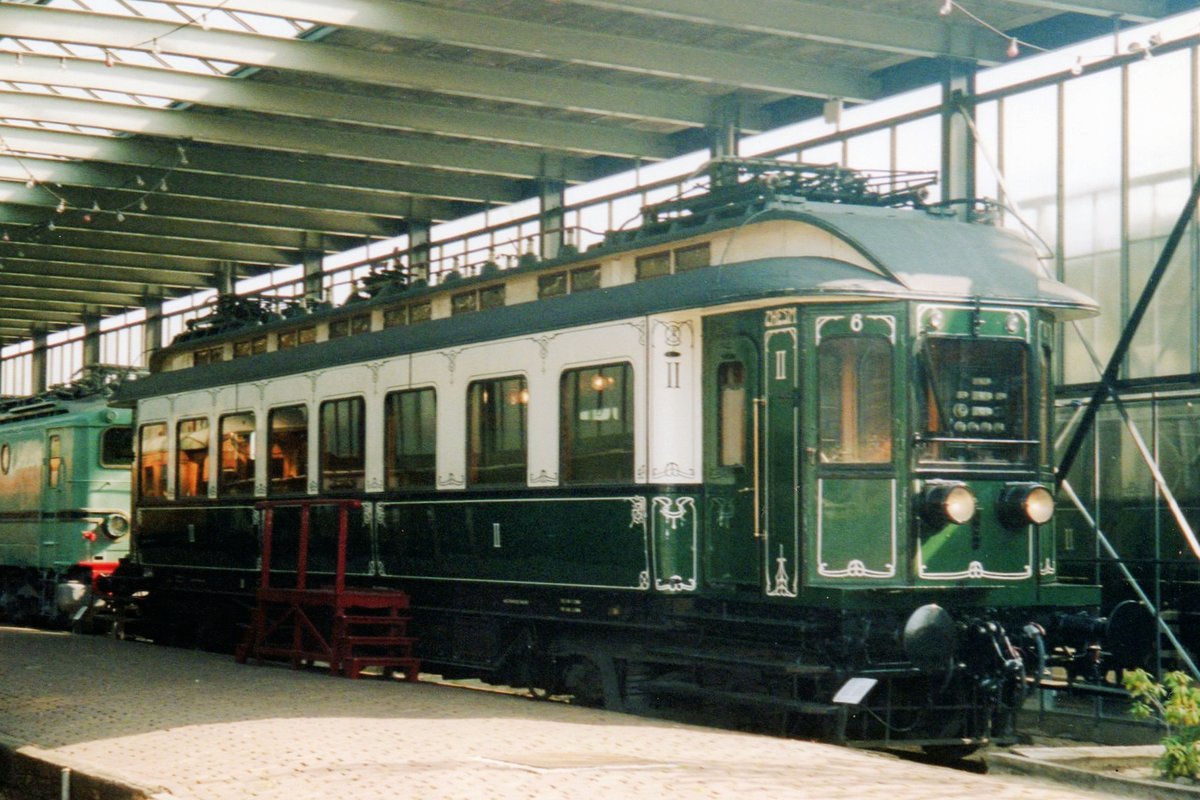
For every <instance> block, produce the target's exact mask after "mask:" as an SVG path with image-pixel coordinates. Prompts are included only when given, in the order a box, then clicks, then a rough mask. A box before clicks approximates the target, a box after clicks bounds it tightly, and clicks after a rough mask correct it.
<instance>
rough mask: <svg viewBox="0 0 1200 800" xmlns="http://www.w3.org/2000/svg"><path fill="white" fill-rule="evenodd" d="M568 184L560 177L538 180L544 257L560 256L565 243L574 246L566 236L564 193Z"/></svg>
mask: <svg viewBox="0 0 1200 800" xmlns="http://www.w3.org/2000/svg"><path fill="white" fill-rule="evenodd" d="M566 189H567V184H566V183H565V182H564V181H563V180H561V179H559V178H547V177H543V178H542V179H541V180H539V181H538V200H539V202H540V204H541V205H540V209H539V215H540V217H541V220H542V253H541V255H542V258H545V259H551V258H558V256H559V252H560V251H561V250H562V246H563V245H564V244H570V245H572V246H574V242H569V241H567V240H566V238H564V235H563V234H564V231H563V227H564V224H565V222H566V217H565V215H564V214H563V202H564V197H563V195H564V193H565V192H566Z"/></svg>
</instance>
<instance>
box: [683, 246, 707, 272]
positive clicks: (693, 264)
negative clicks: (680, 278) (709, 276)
mask: <svg viewBox="0 0 1200 800" xmlns="http://www.w3.org/2000/svg"><path fill="white" fill-rule="evenodd" d="M709 259H710V255H709V244H708V242H702V243H700V244H696V245H692V246H691V247H681V248H679V249H678V250H676V251H675V271H676V272H686V271H687V270H689V269H698V268H700V267H707V266H708V265H709V263H710V261H709Z"/></svg>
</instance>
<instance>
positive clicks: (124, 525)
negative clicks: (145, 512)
mask: <svg viewBox="0 0 1200 800" xmlns="http://www.w3.org/2000/svg"><path fill="white" fill-rule="evenodd" d="M100 529H101V530H102V531H104V535H105V536H107V537H108V538H110V539H120V538H121V537H122V536H124V535H125V534H127V533H129V517H127V516H125V515H124V514H109V515H108V516H107V517H105V518H104V522H102V523H100Z"/></svg>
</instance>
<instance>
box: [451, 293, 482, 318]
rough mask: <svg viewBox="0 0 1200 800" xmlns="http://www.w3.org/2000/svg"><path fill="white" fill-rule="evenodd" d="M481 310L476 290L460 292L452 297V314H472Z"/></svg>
mask: <svg viewBox="0 0 1200 800" xmlns="http://www.w3.org/2000/svg"><path fill="white" fill-rule="evenodd" d="M478 310H479V300H478V298H477V297H476V296H475V292H459V293H458V294H456V295H453V296H452V297H451V298H450V313H451V314H470V313H471V312H472V311H478Z"/></svg>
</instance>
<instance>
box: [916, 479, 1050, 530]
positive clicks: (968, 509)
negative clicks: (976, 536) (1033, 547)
mask: <svg viewBox="0 0 1200 800" xmlns="http://www.w3.org/2000/svg"><path fill="white" fill-rule="evenodd" d="M978 510H979V502H978V501H977V500H976V499H975V493H974V492H973V491H971V487H969V486H967V485H966V484H965V483H962V482H960V481H937V482H932V481H931V482H930V483H928V484H926V485H925V491H924V493H923V494H922V495H921V516H922V517H924V519H925V521H926V522H927V523H928V524H929V525H931V526H932V527H935V528H944V527H945V526H947V525H950V524H955V525H964V524H966V523H968V522H970V521H971V520H972V519H974V518H975V513H976V512H977V511H978ZM996 516H997V517H999V518H1000V522H1001V523H1002V524H1003V525H1004V526H1005V527H1009V528H1020V527H1023V526H1025V525H1030V524H1032V525H1043V524H1045V523H1047V522H1049V521H1050V518H1051V517H1053V516H1054V495H1052V494H1050V491H1049V490H1048V489H1046V487H1044V486H1042V485H1040V484H1037V483H1011V484H1009V485H1007V486H1005V487H1004V489H1003V491H1001V492H1000V497H999V499H998V501H997V503H996Z"/></svg>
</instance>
